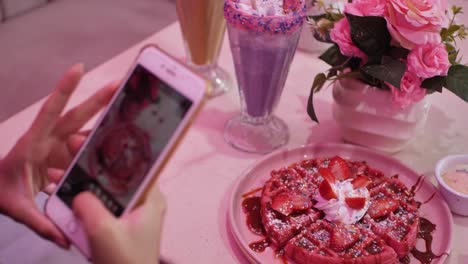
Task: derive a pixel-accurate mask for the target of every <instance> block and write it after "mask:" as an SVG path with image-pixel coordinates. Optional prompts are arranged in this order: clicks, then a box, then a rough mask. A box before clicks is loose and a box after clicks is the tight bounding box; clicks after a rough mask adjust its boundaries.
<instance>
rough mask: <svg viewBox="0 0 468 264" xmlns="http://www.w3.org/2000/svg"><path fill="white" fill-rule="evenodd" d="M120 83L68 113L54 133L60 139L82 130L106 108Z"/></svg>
mask: <svg viewBox="0 0 468 264" xmlns="http://www.w3.org/2000/svg"><path fill="white" fill-rule="evenodd" d="M118 85H119V82H112V83H110V84H108V85H106V86H105V87H104V88H103V89H101V90H99V91H97V92H96V93H95V94H94V95H92V96H91V97H89V98H88V99H87V100H86V101H84V102H83V103H81V104H80V105H78V106H76V107H75V108H73V109H71V110H70V111H68V112H67V113H66V114H65V115H64V116H62V117H61V118H60V120H59V121H58V123H57V126H56V127H55V130H54V133H55V135H57V136H58V137H65V136H67V135H69V134H71V133H75V132H76V131H78V130H80V129H81V128H82V127H83V126H84V125H85V124H86V123H87V122H88V121H89V120H90V119H91V118H92V117H93V116H94V115H96V114H97V113H98V112H99V111H100V110H101V109H102V108H103V107H105V106H106V105H107V104H108V103H109V101H110V100H111V99H112V96H113V95H114V93H115V91H116V90H117V88H118Z"/></svg>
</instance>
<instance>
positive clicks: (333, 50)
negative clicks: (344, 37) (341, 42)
mask: <svg viewBox="0 0 468 264" xmlns="http://www.w3.org/2000/svg"><path fill="white" fill-rule="evenodd" d="M319 59H321V60H323V61H324V62H326V63H327V64H328V65H330V66H332V67H335V66H339V65H342V64H343V63H345V62H346V61H347V60H348V57H346V56H344V55H343V54H341V52H340V48H339V47H338V45H336V44H335V45H333V46H331V47H330V48H329V49H327V50H326V51H325V52H324V53H323V54H322V55H320V57H319Z"/></svg>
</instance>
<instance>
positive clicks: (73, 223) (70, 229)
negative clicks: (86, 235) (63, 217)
mask: <svg viewBox="0 0 468 264" xmlns="http://www.w3.org/2000/svg"><path fill="white" fill-rule="evenodd" d="M66 228H67V231H68V232H69V233H70V234H74V233H75V232H76V231H77V230H78V224H77V223H76V221H75V220H70V221H69V222H68V224H67V226H66Z"/></svg>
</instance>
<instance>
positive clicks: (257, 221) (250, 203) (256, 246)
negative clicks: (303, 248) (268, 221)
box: [242, 188, 288, 264]
mask: <svg viewBox="0 0 468 264" xmlns="http://www.w3.org/2000/svg"><path fill="white" fill-rule="evenodd" d="M261 189H262V188H260V190H261ZM254 191H255V190H254ZM254 191H252V192H249V195H251V194H253V193H256V192H258V190H257V191H255V192H254ZM245 196H247V194H244V195H243V196H242V197H244V200H243V201H242V209H243V210H244V213H245V214H246V215H247V226H248V227H249V229H250V231H252V233H254V234H256V235H260V236H263V237H264V238H263V239H262V240H259V241H255V242H252V243H250V244H249V247H250V249H251V250H253V251H255V252H263V251H265V249H266V248H267V247H269V246H271V240H270V239H269V238H267V237H266V232H265V228H264V227H263V223H262V215H261V213H260V209H261V204H260V201H261V198H260V197H259V196H252V197H245ZM276 258H278V259H279V260H281V262H282V263H283V264H287V263H288V262H287V260H286V256H285V255H284V251H283V250H282V249H280V250H278V251H277V252H276Z"/></svg>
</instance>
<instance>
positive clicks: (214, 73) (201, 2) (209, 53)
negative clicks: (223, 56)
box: [176, 0, 232, 97]
mask: <svg viewBox="0 0 468 264" xmlns="http://www.w3.org/2000/svg"><path fill="white" fill-rule="evenodd" d="M223 6H224V0H177V1H176V8H177V16H178V17H179V22H180V27H181V30H182V35H183V38H184V42H185V49H186V54H187V64H188V65H189V66H191V67H192V68H193V69H194V70H195V71H197V72H199V73H200V74H202V75H203V76H204V77H205V78H206V79H207V80H209V81H210V82H211V90H210V91H209V95H210V96H211V97H214V96H218V95H221V94H223V93H225V92H226V91H228V90H229V89H230V87H231V86H232V80H231V79H230V77H229V74H228V73H226V72H225V71H224V70H222V69H221V68H220V67H218V64H217V61H218V56H219V51H220V49H221V45H222V42H223V37H224V31H225V30H226V23H225V21H224V17H223Z"/></svg>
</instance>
